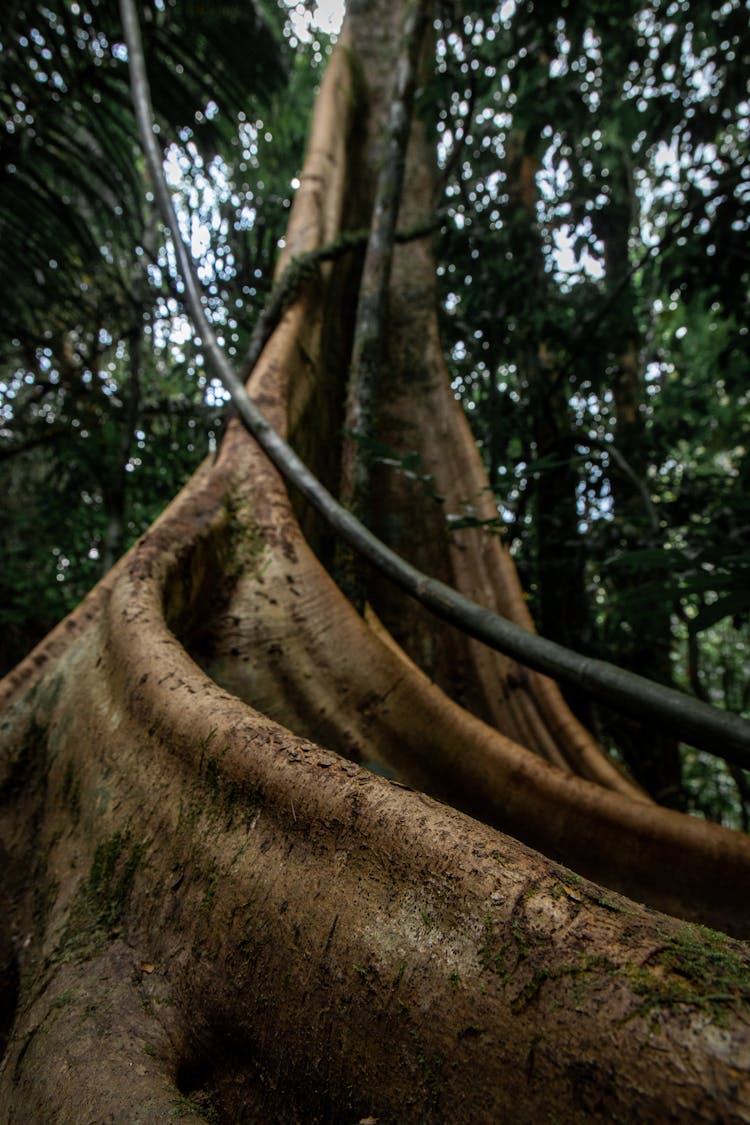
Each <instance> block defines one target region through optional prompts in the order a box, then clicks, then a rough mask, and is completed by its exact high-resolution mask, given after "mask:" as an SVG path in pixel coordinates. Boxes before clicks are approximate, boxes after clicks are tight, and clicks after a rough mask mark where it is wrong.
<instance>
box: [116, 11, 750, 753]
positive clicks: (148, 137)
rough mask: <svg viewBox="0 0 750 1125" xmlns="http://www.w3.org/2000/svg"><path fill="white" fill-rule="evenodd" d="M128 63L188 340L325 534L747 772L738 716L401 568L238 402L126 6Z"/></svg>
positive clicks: (526, 653)
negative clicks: (165, 166) (185, 230)
mask: <svg viewBox="0 0 750 1125" xmlns="http://www.w3.org/2000/svg"><path fill="white" fill-rule="evenodd" d="M120 10H121V13H122V19H123V25H124V30H125V37H126V42H127V45H128V56H129V59H130V68H131V69H130V73H131V83H132V89H133V102H134V105H135V109H136V115H137V118H138V126H139V129H140V133H141V139H142V141H143V145H144V149H145V151H146V156H147V159H148V164H149V169H150V172H151V177H152V180H153V187H154V193H155V195H156V198H157V201H158V203H159V206H160V208H161V210H162V215H163V218H164V221H165V223H166V224H167V226H168V227H169V228H170V229H171V231H172V236H173V238H174V240H175V251H176V253H177V258H178V262H179V266H180V269H181V271H182V272H183V277H184V283H185V291H186V295H187V298H188V302H189V306H190V312H191V315H192V318H193V320H194V322H195V326H196V331H197V333H198V335H199V336H200V337H201V339H202V341H203V345H204V348H205V351H206V356H207V359H208V361H209V363H210V364H211V366H212V367H213V369H214V371H215V372H216V374H217V376H218V377H219V378H220V379H221V380H222V382H223V383H224V385H225V387H226V388H227V390H228V391H229V393H230V395H231V396H232V399H233V402H234V405H235V408H236V410H237V413H238V415H239V417H240V419H241V420H242V422H243V424H244V425H245V427H246V428H247V429H248V431H249V432H250V433H251V434H252V435H253V437H254V438H255V439H256V441H257V442H258V444H259V445H260V446H261V448H262V449H263V450H264V452H265V453H266V454H267V456H268V457H269V458H270V460H271V461H272V462H273V464H274V465H275V466H276V468H277V469H278V470H279V472H280V473H281V474H282V476H283V477H284V478H285V480H287V481H288V482H289V483H290V484H292V485H294V487H295V488H297V489H298V490H299V491H300V492H301V493H302V495H303V496H304V497H305V498H306V499H308V500H309V501H310V503H312V504H313V505H314V506H315V507H316V508H317V510H318V511H319V512H320V513H321V515H322V516H323V517H324V519H326V520H327V521H328V523H329V524H330V525H331V527H333V528H334V530H335V531H337V532H338V534H340V535H341V536H342V537H343V538H344V539H346V541H347V542H348V543H349V544H351V546H353V547H354V549H355V550H357V551H359V552H360V553H361V554H362V555H363V556H364V557H365V558H366V559H367V560H368V561H369V562H371V563H372V564H373V565H375V566H376V567H377V568H378V569H379V570H380V571H381V572H382V573H383V574H384V575H386V577H388V578H390V579H391V580H392V581H393V582H394V583H395V584H396V585H398V586H400V587H401V589H403V590H405V591H406V592H407V593H408V594H410V595H411V596H412V597H414V598H416V599H417V600H418V601H420V602H421V603H422V604H423V605H425V606H427V607H428V608H429V609H431V610H432V612H433V613H435V614H436V615H437V616H438V617H441V618H443V619H444V620H445V621H448V622H450V623H451V624H454V625H457V626H458V627H459V628H460V629H462V630H463V631H464V632H466V633H468V634H469V635H470V636H472V637H475V638H476V639H477V640H480V641H482V642H483V643H485V644H487V645H488V646H489V647H490V648H493V649H496V650H497V651H498V652H504V653H507V654H508V655H510V656H512V657H514V658H515V659H517V660H520V661H521V662H522V663H523V664H526V665H527V666H528V667H530V668H535V669H536V670H537V671H539V672H543V673H545V674H546V675H550V676H553V677H556V678H557V679H559V680H562V681H564V682H566V683H571V684H574V685H576V686H578V687H579V688H581V689H583V690H584V691H587V692H589V693H590V694H591V695H594V696H596V697H597V698H599V699H603V700H605V701H607V702H608V703H609V704H610V705H611V706H613V707H614V708H615V709H617V710H621V711H623V712H625V713H626V714H631V715H634V716H636V717H638V718H641V719H647V720H652V721H653V722H655V723H657V724H659V725H663V726H667V727H669V728H670V729H671V730H672V731H673V732H674V733H675V734H676V735H677V736H678V737H680V738H682V739H684V741H686V742H689V743H691V744H692V745H695V746H698V747H700V748H701V749H705V750H707V751H709V752H710V753H713V754H716V755H718V756H719V757H722V758H725V759H726V760H727V761H730V762H732V763H733V764H735V765H738V766H742V767H743V768H744V769H747V768H750V722H747V721H746V720H744V719H742V718H741V717H740V716H739V715H734V714H730V713H728V712H725V711H720V710H717V709H715V708H713V707H709V706H707V705H706V704H704V703H701V702H699V701H698V700H695V699H693V698H691V697H690V696H688V695H685V694H684V693H683V692H681V691H676V690H674V689H673V688H666V687H663V686H662V685H660V684H655V683H653V682H651V681H650V680H646V679H644V678H643V677H642V676H637V675H635V674H634V673H632V672H627V671H624V670H623V669H621V668H617V667H615V666H614V665H613V664H608V663H606V662H605V661H601V660H593V659H591V658H589V657H586V656H582V655H581V654H579V653H576V652H573V651H571V650H570V649H567V648H564V647H563V646H562V645H559V644H556V643H555V642H554V641H548V640H545V639H544V638H543V637H540V636H538V634H536V633H531V632H529V631H527V630H526V629H523V628H521V626H519V625H515V624H513V623H512V622H510V621H507V620H506V619H505V618H502V617H500V616H499V615H498V614H496V613H493V612H492V611H491V610H488V609H484V608H483V607H482V606H480V605H477V603H476V602H473V601H471V600H470V599H469V598H466V597H464V596H463V595H462V594H459V593H458V592H457V591H455V590H452V589H451V588H450V587H449V586H447V585H445V583H443V582H439V581H437V580H436V579H433V578H429V577H428V576H427V575H425V574H423V573H422V572H421V571H419V570H417V569H416V567H413V566H411V564H409V563H407V562H405V561H404V560H403V559H401V558H400V557H399V556H398V555H397V554H396V553H395V551H392V550H391V549H390V547H387V546H386V545H385V544H384V543H382V542H381V541H380V540H379V539H377V538H376V537H375V536H374V535H373V534H372V532H370V531H368V529H367V528H366V527H365V526H364V525H363V524H362V523H360V522H359V520H357V519H355V517H354V516H352V515H351V513H350V512H347V511H346V509H344V508H342V507H341V505H340V504H338V503H337V502H336V500H334V498H333V497H332V496H331V494H330V493H329V492H328V491H327V489H325V488H324V487H323V486H322V485H321V484H320V482H319V481H318V480H317V479H316V478H315V477H314V476H313V475H312V473H311V472H310V470H309V469H308V468H307V467H306V465H304V464H303V462H302V461H301V460H300V459H299V457H298V456H297V455H296V453H295V452H294V451H293V450H292V449H291V448H290V446H289V445H287V443H286V442H285V441H284V440H283V439H282V438H281V437H280V436H279V435H278V434H277V433H276V431H275V430H274V429H272V427H271V426H270V425H269V424H268V422H267V421H266V420H265V418H264V417H263V415H262V413H261V412H260V410H259V409H258V407H257V406H256V405H255V403H254V402H253V401H252V399H251V398H250V397H249V396H248V394H247V392H246V391H245V388H244V386H243V384H242V382H241V381H240V379H239V378H238V376H237V373H236V372H235V371H234V369H233V368H232V366H231V364H230V363H229V361H228V360H227V358H226V356H225V355H224V353H223V351H222V350H221V348H220V347H219V344H218V341H217V339H216V336H215V334H214V331H213V329H212V327H211V325H210V324H209V322H208V319H207V317H206V314H205V312H204V310H203V306H202V304H201V298H200V290H199V286H198V280H197V275H196V273H195V269H194V266H193V263H192V261H191V258H190V255H189V252H188V250H187V247H186V245H185V243H184V242H183V241H182V238H181V237H180V234H179V226H178V224H177V219H176V216H175V213H174V208H173V206H172V200H171V197H170V195H169V189H168V188H167V185H166V181H165V179H164V174H163V171H162V166H161V153H160V151H159V147H158V145H157V143H156V139H155V137H154V132H153V115H152V111H151V99H150V94H149V88H148V82H147V79H146V68H145V62H144V58H143V49H142V47H141V41H140V32H139V28H138V18H137V15H136V11H135V6H134V2H133V0H120Z"/></svg>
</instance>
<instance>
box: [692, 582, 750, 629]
mask: <svg viewBox="0 0 750 1125" xmlns="http://www.w3.org/2000/svg"><path fill="white" fill-rule="evenodd" d="M748 611H750V590H735V591H734V592H733V593H731V594H727V595H726V597H723V598H718V599H717V601H715V602H712V603H711V605H707V606H704V608H703V609H702V610H701V611H700V613H698V614H697V615H696V616H695V617H694V618H693V620H692V622H691V629H692V630H693V631H694V632H696V633H701V632H703V630H704V629H708V628H710V626H711V625H715V624H716V622H717V621H721V620H722V619H723V618H725V617H734V616H737V615H741V614H745V613H747V612H748Z"/></svg>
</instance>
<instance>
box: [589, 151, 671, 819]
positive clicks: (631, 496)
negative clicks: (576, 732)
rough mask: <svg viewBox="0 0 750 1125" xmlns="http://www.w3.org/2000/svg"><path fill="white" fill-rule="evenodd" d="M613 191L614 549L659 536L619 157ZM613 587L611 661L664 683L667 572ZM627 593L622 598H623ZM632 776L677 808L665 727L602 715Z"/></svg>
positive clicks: (624, 579) (650, 544)
mask: <svg viewBox="0 0 750 1125" xmlns="http://www.w3.org/2000/svg"><path fill="white" fill-rule="evenodd" d="M614 171H615V175H614V176H613V177H612V178H613V181H614V183H613V197H612V202H611V204H610V207H609V210H608V213H607V216H606V218H605V220H604V221H603V224H602V235H603V238H604V246H605V259H606V269H607V282H608V286H609V288H610V290H611V292H612V293H615V294H618V298H617V303H616V312H615V313H614V314H613V315H614V317H615V319H614V323H613V325H612V339H613V345H614V350H615V354H616V357H617V366H616V370H615V373H614V379H613V387H612V389H613V398H614V408H615V421H616V431H615V433H616V442H617V450H618V453H619V454H621V456H622V457H624V459H625V461H626V463H627V465H628V467H629V470H630V473H631V475H630V476H627V477H626V476H625V475H624V474H623V473H622V472H617V467H616V466H614V471H613V473H612V477H611V485H612V496H613V499H614V505H615V517H616V518H615V531H616V534H617V535H618V540H619V543H618V545H619V547H620V549H621V550H622V551H625V552H627V551H638V550H648V549H649V548H650V549H653V548H654V547H656V546H659V545H660V541H661V535H660V531H659V528H658V527H655V526H654V522H655V520H654V516H653V510H652V509H648V508H647V507H646V505H645V504H644V502H643V497H642V494H641V491H640V490H639V489H638V488H637V487H634V482H633V474H634V476H635V479H636V480H637V481H641V482H644V487H645V482H646V481H647V470H648V467H649V454H648V447H647V438H646V429H645V419H644V408H645V403H644V392H643V373H642V371H641V363H640V357H639V354H638V353H639V344H640V337H639V331H638V324H637V317H636V310H635V307H634V303H635V298H634V293H633V286H632V283H631V280H630V273H629V270H630V250H629V241H630V231H631V228H632V225H633V208H634V197H633V191H632V185H631V183H630V176H629V173H628V169H627V167H626V164H625V160H624V158H623V159H622V160H621V161H620V162H619V165H618V166H617V167H616V168H615V170H614ZM618 594H619V596H621V597H623V598H624V607H625V608H624V610H623V613H622V617H623V619H624V620H623V625H622V627H621V628H620V629H619V630H618V634H617V639H618V642H619V643H618V660H619V663H621V664H622V666H623V667H626V668H630V669H632V670H633V671H637V672H639V673H640V674H641V675H643V676H648V677H649V678H650V679H653V680H656V681H657V682H659V683H663V684H667V685H671V684H672V665H671V652H672V623H671V614H672V604H673V594H672V590H671V580H670V577H669V575H665V574H664V572H663V571H659V570H655V569H654V568H653V567H649V566H648V565H640V566H637V567H634V568H630V569H629V570H626V571H625V572H624V573H623V572H621V573H620V574H619V575H618ZM628 594H630V598H628ZM604 722H605V725H606V727H607V729H608V730H609V731H610V733H611V734H612V736H613V737H614V739H615V743H616V745H617V747H618V749H619V750H620V751H621V752H622V755H623V758H624V760H625V761H626V763H627V765H628V767H629V769H630V770H631V772H632V774H633V776H634V777H635V778H636V779H637V780H638V782H639V783H640V784H641V785H643V786H644V788H645V789H646V790H647V792H649V793H651V794H652V795H653V796H654V797H655V799H656V800H657V801H659V802H661V803H662V804H666V805H670V806H672V807H673V808H679V809H684V808H685V792H684V789H683V786H682V759H681V756H680V751H679V744H678V740H677V739H676V738H675V737H674V736H673V735H671V734H670V733H669V732H666V731H660V732H652V733H651V735H650V736H649V737H648V739H647V741H646V744H645V747H644V731H643V728H642V726H641V724H640V723H639V722H637V721H634V720H633V719H630V718H623V717H622V716H614V715H609V716H607V717H606V718H605V720H604Z"/></svg>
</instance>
